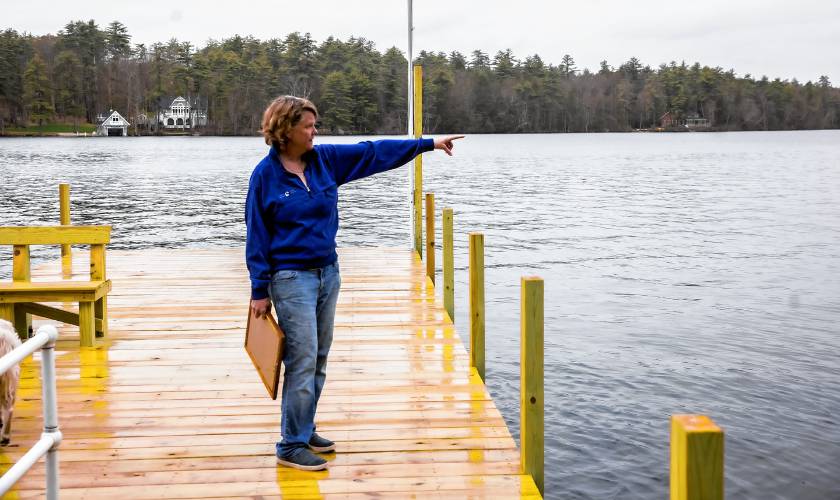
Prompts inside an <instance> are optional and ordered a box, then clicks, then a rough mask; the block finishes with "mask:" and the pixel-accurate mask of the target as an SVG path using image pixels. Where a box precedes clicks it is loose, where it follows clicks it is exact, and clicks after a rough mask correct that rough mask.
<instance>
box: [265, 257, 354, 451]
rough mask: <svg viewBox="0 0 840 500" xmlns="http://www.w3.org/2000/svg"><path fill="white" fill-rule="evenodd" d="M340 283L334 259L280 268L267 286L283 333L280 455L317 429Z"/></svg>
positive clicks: (303, 444)
mask: <svg viewBox="0 0 840 500" xmlns="http://www.w3.org/2000/svg"><path fill="white" fill-rule="evenodd" d="M340 287H341V276H340V274H339V270H338V262H335V263H334V264H330V265H329V266H326V267H323V268H318V269H307V270H281V271H277V272H276V273H274V275H273V276H272V277H271V286H270V287H269V290H268V292H269V295H270V296H271V301H272V302H273V303H274V310H275V311H276V314H277V323H278V324H279V325H280V328H282V329H283V332H284V333H285V334H286V350H285V352H284V354H283V364H284V365H285V372H284V376H283V392H282V401H281V403H280V432H281V433H282V436H283V438H282V441H280V442H278V443H277V454H278V455H284V456H290V455H293V454H294V452H295V450H296V449H298V448H305V447H306V446H307V445H308V444H309V439H310V438H311V437H312V433H313V432H315V410H316V409H317V407H318V399H319V398H320V397H321V390H322V389H323V388H324V381H325V380H326V377H327V354H329V352H330V345H331V344H332V338H333V323H334V321H335V306H336V302H337V301H338V290H339V288H340Z"/></svg>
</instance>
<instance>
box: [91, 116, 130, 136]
mask: <svg viewBox="0 0 840 500" xmlns="http://www.w3.org/2000/svg"><path fill="white" fill-rule="evenodd" d="M101 117H102V116H101V115H100V118H101ZM129 125H131V124H130V123H128V120H126V119H125V118H123V117H122V115H121V114H119V113H118V112H116V111H114V110H111V114H110V115H108V117H107V118H105V119H104V120H102V123H101V124H100V125H99V127H97V129H96V134H97V135H103V136H109V137H110V136H122V137H125V136H127V135H128V127H129Z"/></svg>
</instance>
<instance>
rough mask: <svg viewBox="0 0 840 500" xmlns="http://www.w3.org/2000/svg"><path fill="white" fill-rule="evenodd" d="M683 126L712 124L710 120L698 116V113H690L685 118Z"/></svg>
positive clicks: (704, 126) (707, 125) (706, 125)
mask: <svg viewBox="0 0 840 500" xmlns="http://www.w3.org/2000/svg"><path fill="white" fill-rule="evenodd" d="M685 126H686V128H691V129H693V128H709V127H711V126H712V122H711V121H709V120H707V119H706V118H700V116H699V115H691V116H689V117H688V118H686V119H685Z"/></svg>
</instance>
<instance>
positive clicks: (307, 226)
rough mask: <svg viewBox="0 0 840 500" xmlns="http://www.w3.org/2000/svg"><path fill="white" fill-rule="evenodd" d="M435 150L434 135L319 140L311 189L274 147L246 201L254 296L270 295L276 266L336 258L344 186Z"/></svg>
mask: <svg viewBox="0 0 840 500" xmlns="http://www.w3.org/2000/svg"><path fill="white" fill-rule="evenodd" d="M433 149H434V141H433V140H432V139H409V140H384V141H375V142H370V141H367V142H360V143H358V144H319V145H317V146H315V148H314V149H313V150H312V151H309V152H308V153H306V154H305V155H304V157H303V158H304V160H305V161H306V181H307V183H308V184H309V187H308V188H307V187H306V185H304V183H303V182H302V181H301V180H300V179H299V178H298V177H297V176H296V175H295V174H292V173H290V172H288V171H286V169H284V168H283V165H282V164H281V163H280V157H279V155H278V154H277V151H276V150H275V149H274V148H273V147H272V148H271V150H270V151H269V153H268V155H267V156H266V157H265V158H263V159H262V161H260V162H259V164H257V167H256V168H255V169H254V172H253V173H252V174H251V181H250V184H249V186H248V198H247V200H246V202H245V224H246V225H247V227H248V234H247V240H246V245H245V256H246V262H247V264H248V272H249V273H250V275H251V298H252V299H263V298H265V297H268V286H269V284H270V283H271V275H272V274H273V273H274V272H275V271H278V270H281V269H311V268H316V267H324V266H328V265H330V264H332V263H333V262H335V261H336V259H337V258H338V255H337V254H336V252H335V235H336V233H337V232H338V190H337V188H338V186H341V185H342V184H345V183H347V182H350V181H352V180H356V179H361V178H363V177H367V176H369V175H373V174H376V173H379V172H384V171H386V170H391V169H394V168H397V167H399V166H401V165H404V164H406V163H408V162H409V161H411V159H413V158H414V157H415V156H417V155H419V154H420V153H423V152H425V151H431V150H433Z"/></svg>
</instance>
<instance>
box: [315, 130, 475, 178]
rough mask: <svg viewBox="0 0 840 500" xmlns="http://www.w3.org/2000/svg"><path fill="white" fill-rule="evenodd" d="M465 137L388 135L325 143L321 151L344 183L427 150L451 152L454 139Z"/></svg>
mask: <svg viewBox="0 0 840 500" xmlns="http://www.w3.org/2000/svg"><path fill="white" fill-rule="evenodd" d="M461 137H463V136H462V135H461V136H454V135H453V136H446V137H441V138H439V139H404V140H397V139H386V140H382V141H365V142H360V143H358V144H325V145H323V146H321V147H320V149H319V151H320V152H321V153H322V154H323V155H324V156H325V158H324V159H325V160H326V163H327V165H328V166H329V167H330V168H331V169H332V171H333V175H334V176H335V180H336V182H337V183H338V184H339V185H341V184H345V183H347V182H350V181H354V180H356V179H361V178H363V177H367V176H369V175H373V174H377V173H379V172H385V171H386V170H391V169H394V168H397V167H400V166H402V165H405V164H406V163H408V162H409V161H411V160H412V159H413V158H414V157H415V156H417V155H419V154H421V153H424V152H426V151H432V150H434V149H440V150H443V151H445V152H446V154H448V155H450V156H451V155H452V148H453V144H452V141H453V140H455V139H460V138H461Z"/></svg>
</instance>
